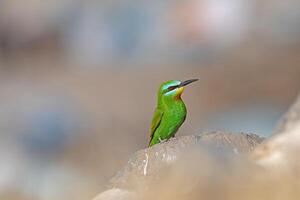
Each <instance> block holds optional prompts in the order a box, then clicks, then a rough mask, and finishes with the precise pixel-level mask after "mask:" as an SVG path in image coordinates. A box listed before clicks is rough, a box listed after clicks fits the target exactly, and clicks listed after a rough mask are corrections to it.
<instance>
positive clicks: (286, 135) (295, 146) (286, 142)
mask: <svg viewBox="0 0 300 200" xmlns="http://www.w3.org/2000/svg"><path fill="white" fill-rule="evenodd" d="M275 130H276V131H275V133H276V134H274V135H273V136H272V137H271V138H269V139H268V140H267V141H266V142H265V143H264V144H262V145H261V146H259V147H258V148H257V149H255V151H254V152H253V154H252V158H253V159H254V160H255V161H256V162H257V163H259V164H261V165H263V166H265V167H269V168H280V170H284V169H285V170H290V169H291V168H293V167H298V165H299V164H298V163H299V161H300V159H299V156H298V153H299V152H300V95H299V96H298V98H297V100H296V102H295V103H294V104H293V105H292V106H291V108H290V109H289V110H288V111H287V113H286V114H285V115H284V116H283V117H282V119H281V121H280V122H279V123H278V126H277V128H276V129H275ZM296 165H297V166H296Z"/></svg>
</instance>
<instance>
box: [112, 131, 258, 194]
mask: <svg viewBox="0 0 300 200" xmlns="http://www.w3.org/2000/svg"><path fill="white" fill-rule="evenodd" d="M262 141H263V138H261V137H259V136H257V135H255V134H245V133H224V132H213V133H206V134H203V135H190V136H183V137H179V138H173V139H171V140H169V141H168V142H164V143H160V144H157V145H154V146H153V147H151V148H147V149H143V150H140V151H138V152H136V153H135V154H134V155H133V156H132V157H131V158H130V159H129V161H128V163H127V165H126V166H125V167H124V168H123V169H122V170H121V171H119V172H118V174H117V175H116V176H115V177H114V178H112V180H111V185H112V186H113V187H120V188H127V189H131V188H135V187H137V186H136V185H130V183H138V184H139V185H143V183H145V184H146V182H149V181H153V180H156V179H158V178H159V177H158V175H159V174H160V173H159V172H160V171H161V170H163V169H164V168H166V167H168V166H169V165H171V164H172V163H174V162H175V161H176V160H177V159H178V156H179V155H180V154H181V153H182V152H183V151H185V149H187V148H192V147H195V146H201V147H202V148H204V147H205V148H210V149H214V150H215V149H219V148H222V150H223V149H226V151H230V152H232V153H234V154H239V153H248V152H251V151H252V150H253V149H254V148H255V147H256V146H257V145H258V144H260V143H261V142H262Z"/></svg>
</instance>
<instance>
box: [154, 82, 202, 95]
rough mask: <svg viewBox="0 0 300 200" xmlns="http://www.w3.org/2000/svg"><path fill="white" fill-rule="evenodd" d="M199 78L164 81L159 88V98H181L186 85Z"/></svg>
mask: <svg viewBox="0 0 300 200" xmlns="http://www.w3.org/2000/svg"><path fill="white" fill-rule="evenodd" d="M197 80H198V79H190V80H186V81H182V82H181V81H177V80H170V81H166V82H164V83H162V84H161V85H160V87H159V90H158V98H159V99H174V100H176V99H180V97H181V94H182V92H183V90H184V86H186V85H188V84H190V83H192V82H195V81H197Z"/></svg>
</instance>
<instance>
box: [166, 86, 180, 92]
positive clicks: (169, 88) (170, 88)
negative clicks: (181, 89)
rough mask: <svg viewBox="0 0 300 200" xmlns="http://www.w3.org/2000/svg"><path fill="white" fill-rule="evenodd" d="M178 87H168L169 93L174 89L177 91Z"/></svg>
mask: <svg viewBox="0 0 300 200" xmlns="http://www.w3.org/2000/svg"><path fill="white" fill-rule="evenodd" d="M177 87H178V86H170V87H168V91H171V90H174V89H176V88H177Z"/></svg>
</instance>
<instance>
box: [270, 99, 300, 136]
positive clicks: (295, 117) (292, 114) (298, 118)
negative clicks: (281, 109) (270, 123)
mask: <svg viewBox="0 0 300 200" xmlns="http://www.w3.org/2000/svg"><path fill="white" fill-rule="evenodd" d="M299 123H300V94H299V95H298V98H297V100H296V101H295V103H294V104H293V105H292V106H291V107H290V108H289V110H288V111H287V112H286V114H285V115H284V116H283V117H282V118H281V120H280V121H279V123H278V124H277V126H276V128H275V130H274V134H280V133H284V132H286V131H288V130H291V129H292V128H293V127H294V126H295V125H296V124H299Z"/></svg>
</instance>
